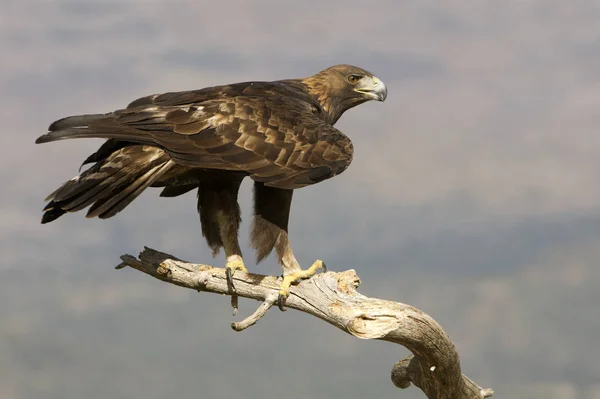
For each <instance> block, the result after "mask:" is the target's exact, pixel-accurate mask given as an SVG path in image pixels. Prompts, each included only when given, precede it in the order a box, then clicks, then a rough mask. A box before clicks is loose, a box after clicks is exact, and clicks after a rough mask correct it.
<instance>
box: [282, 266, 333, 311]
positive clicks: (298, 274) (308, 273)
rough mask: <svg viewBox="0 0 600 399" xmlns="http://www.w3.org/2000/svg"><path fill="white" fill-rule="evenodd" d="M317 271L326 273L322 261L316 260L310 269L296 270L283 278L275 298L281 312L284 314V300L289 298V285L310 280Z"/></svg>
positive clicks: (325, 267)
mask: <svg viewBox="0 0 600 399" xmlns="http://www.w3.org/2000/svg"><path fill="white" fill-rule="evenodd" d="M319 269H323V270H324V271H327V266H325V263H324V262H323V261H320V260H317V261H315V263H313V264H312V266H311V267H309V268H308V269H306V270H297V271H295V272H293V273H291V274H288V275H284V276H283V281H282V282H281V285H280V286H279V296H278V297H277V306H278V307H279V310H281V311H282V312H285V310H286V309H285V300H286V299H287V297H288V296H290V287H291V285H292V284H294V283H297V282H299V281H300V280H304V279H307V278H311V277H312V276H314V275H315V274H317V271H318V270H319Z"/></svg>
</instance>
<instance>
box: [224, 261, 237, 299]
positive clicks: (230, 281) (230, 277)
mask: <svg viewBox="0 0 600 399" xmlns="http://www.w3.org/2000/svg"><path fill="white" fill-rule="evenodd" d="M231 270H232V268H231V267H226V268H225V276H226V277H227V289H228V290H229V291H230V292H232V293H234V294H235V286H234V285H233V273H232V271H231Z"/></svg>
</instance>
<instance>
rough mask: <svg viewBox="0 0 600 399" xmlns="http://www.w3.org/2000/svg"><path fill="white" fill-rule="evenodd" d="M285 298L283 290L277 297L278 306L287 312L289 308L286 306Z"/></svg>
mask: <svg viewBox="0 0 600 399" xmlns="http://www.w3.org/2000/svg"><path fill="white" fill-rule="evenodd" d="M285 299H286V296H285V295H283V294H282V293H281V292H280V293H279V296H278V297H277V307H278V308H279V310H281V311H282V312H285V311H286V310H287V309H286V308H285Z"/></svg>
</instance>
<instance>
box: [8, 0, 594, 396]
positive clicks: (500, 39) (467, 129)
mask: <svg viewBox="0 0 600 399" xmlns="http://www.w3.org/2000/svg"><path fill="white" fill-rule="evenodd" d="M0 8H1V9H0V52H1V53H0V54H1V58H0V118H1V120H2V134H3V136H2V137H3V142H2V145H1V148H2V149H1V151H2V154H1V155H2V156H1V157H0V185H1V187H2V189H1V191H2V194H1V195H0V397H1V398H3V399H27V398H32V399H33V398H35V399H38V398H45V399H81V398H86V399H95V398H144V399H154V398H156V399H158V398H167V397H199V398H233V397H247V398H257V397H264V398H281V397H283V396H285V397H286V398H290V399H296V398H315V397H318V398H340V397H344V398H363V397H370V398H387V397H402V398H422V397H423V395H422V394H421V392H420V391H419V390H418V389H415V388H411V389H409V390H406V391H400V390H398V389H396V388H394V387H393V385H392V384H391V382H390V380H389V373H390V370H391V367H392V365H393V364H394V363H395V362H396V361H397V360H399V359H400V358H402V357H404V356H405V355H406V354H407V352H406V351H405V350H403V349H402V348H400V347H398V348H394V347H393V346H391V345H390V344H389V343H382V342H370V341H360V340H357V339H353V338H352V337H350V336H346V335H344V334H343V333H341V332H339V331H337V330H335V329H333V328H331V327H330V326H328V325H326V324H325V323H323V322H320V321H318V320H316V319H313V318H310V317H308V316H305V315H302V314H298V313H297V312H293V311H289V312H287V313H280V312H278V311H271V312H270V313H269V314H268V315H267V316H266V317H265V318H264V319H263V320H261V321H260V323H258V324H257V325H256V326H254V327H252V328H251V329H249V330H247V331H245V332H243V333H235V332H233V331H232V330H231V329H230V328H229V323H230V322H231V321H232V319H233V318H232V316H231V313H230V308H229V305H228V303H229V301H228V299H227V298H224V297H219V296H211V295H208V294H202V295H198V294H197V293H195V292H188V291H186V290H183V289H180V288H176V287H172V286H169V285H167V284H164V283H160V282H157V281H154V280H152V279H151V278H148V277H146V276H144V275H142V274H141V273H139V272H135V271H132V270H124V271H119V272H117V271H115V270H113V269H112V266H114V265H115V264H117V263H118V257H119V255H121V254H123V253H131V254H137V252H138V251H139V250H140V249H141V248H142V247H143V245H148V246H151V247H154V248H157V249H160V250H163V251H166V252H170V253H173V254H175V255H177V256H179V257H182V258H184V259H188V260H192V261H198V262H213V263H214V264H216V265H220V264H223V262H224V260H223V258H222V257H219V258H217V259H216V260H214V261H213V260H212V259H211V256H210V251H209V250H208V249H207V247H206V245H205V244H204V242H203V240H202V239H201V237H200V228H199V224H198V220H197V216H196V215H195V196H194V195H193V194H188V195H186V196H184V197H183V198H178V199H174V200H173V199H171V200H167V199H160V198H158V195H157V194H158V192H157V191H153V190H149V192H147V193H145V194H144V195H142V197H141V198H139V199H138V200H136V202H135V203H134V204H132V206H130V207H128V208H127V209H126V210H125V211H124V212H122V213H121V214H119V215H118V217H116V218H114V219H111V220H108V221H100V220H96V219H94V220H87V219H85V218H84V214H83V213H79V214H74V215H67V216H66V217H64V218H61V219H60V220H58V221H57V222H54V223H52V224H50V225H45V226H42V225H40V224H39V219H40V217H41V212H40V210H41V207H42V206H43V201H42V199H43V198H44V196H45V195H46V194H48V193H49V192H51V191H52V190H54V189H55V188H56V187H57V186H58V185H59V184H60V183H62V182H63V181H64V180H66V179H68V178H70V177H72V176H74V175H75V174H77V168H78V166H79V164H80V162H81V161H82V160H83V159H84V158H85V157H86V156H87V155H89V154H90V153H91V152H92V151H93V150H95V148H96V147H97V146H98V145H99V144H100V142H101V141H99V140H89V141H70V142H61V143H53V144H47V145H34V143H33V142H34V140H35V138H36V137H37V136H39V135H41V134H43V133H45V132H46V128H47V126H48V124H49V123H50V122H52V121H53V120H55V119H58V118H60V117H63V116H66V115H71V114H78V113H96V112H107V111H111V110H113V109H116V108H119V107H123V106H125V105H126V104H127V103H128V102H129V101H131V100H133V99H135V98H137V97H140V96H143V95H147V94H151V93H159V92H164V91H175V90H185V89H194V88H202V87H205V86H211V85H215V84H223V83H230V82H235V81H242V80H261V79H262V80H272V79H280V78H290V77H303V76H308V75H312V74H313V73H315V72H317V71H319V70H321V69H323V68H325V67H328V66H330V65H332V64H336V63H351V64H356V65H360V66H362V67H364V68H366V69H368V70H370V71H372V72H373V73H374V74H376V75H377V76H378V77H380V78H381V79H382V80H383V81H384V82H386V84H387V86H388V88H389V96H388V100H387V101H386V102H385V103H383V104H382V103H369V104H365V105H363V106H360V107H358V108H356V109H353V110H351V111H350V112H348V113H347V114H346V115H344V117H343V118H342V119H341V120H340V122H339V123H338V127H339V128H340V129H341V130H342V131H344V132H345V133H346V134H348V135H349V136H350V137H352V139H353V141H354V145H355V148H356V155H355V160H354V162H353V164H352V166H351V167H350V169H349V170H348V171H347V172H345V173H344V174H343V175H341V176H339V177H337V178H335V179H333V180H331V181H328V182H326V183H323V184H319V185H317V186H315V187H312V188H307V189H304V190H300V191H298V192H297V193H296V196H295V202H294V206H293V211H292V222H291V226H292V227H291V237H292V240H293V244H294V249H295V252H296V254H297V255H298V257H299V259H300V260H301V261H302V262H303V263H304V264H305V265H308V264H310V263H311V262H312V261H313V260H314V259H316V258H321V259H324V260H326V261H327V264H328V266H329V267H330V268H332V269H334V270H344V269H348V268H355V269H356V270H357V271H358V273H359V275H360V277H361V278H362V281H363V285H362V287H361V291H362V292H364V293H365V294H367V295H373V296H379V297H385V298H388V299H392V300H397V301H402V302H406V303H410V304H413V305H415V306H418V307H420V308H422V309H423V310H425V311H426V312H428V313H430V314H431V315H432V316H434V317H435V318H436V319H437V320H439V321H440V322H441V323H442V325H443V326H444V327H445V328H446V329H447V331H448V333H449V334H450V335H451V337H452V338H453V339H454V340H455V342H456V344H457V346H458V350H459V352H460V355H461V359H462V365H463V369H464V372H465V373H466V374H468V375H469V376H470V377H472V378H474V379H475V380H476V381H477V382H478V383H480V384H482V385H483V386H485V387H488V386H489V387H493V388H494V389H495V390H496V396H498V397H510V398H533V399H536V398H546V399H547V398H557V399H558V398H560V399H571V398H581V399H598V398H600V362H598V358H600V310H599V305H600V268H599V267H598V262H599V259H600V184H599V180H600V134H599V132H598V127H599V126H600V112H598V107H599V96H600V75H599V71H600V25H599V23H598V21H599V20H600V3H598V2H597V1H594V0H571V1H568V2H566V1H558V0H503V1H496V2H491V1H486V2H483V1H466V0H464V1H458V0H450V1H444V2H440V1H432V0H408V1H397V0H389V1H368V2H367V1H353V0H339V1H317V0H305V1H297V2H283V1H274V0H273V1H266V0H264V1H252V2H251V1H242V0H240V1H222V2H215V1H189V2H184V1H169V2H167V1H163V2H159V1H150V0H145V1H143V0H138V1H134V0H128V1H127V0H123V1H119V2H96V1H79V2H71V1H51V0H47V1H42V0H40V1H31V0H30V1H17V0H13V1H10V0H3V1H0ZM250 187H251V185H250V184H249V182H246V183H245V184H244V187H243V188H244V190H243V191H244V194H243V195H242V204H243V209H244V216H245V220H246V223H245V224H244V225H243V234H242V240H243V241H244V242H246V241H247V231H248V223H247V222H248V221H249V220H250V218H249V212H250V209H249V200H250ZM245 251H246V254H247V264H248V266H249V267H250V269H251V270H253V271H257V272H261V273H270V274H275V273H279V269H278V266H277V265H276V264H275V262H274V260H273V259H269V260H268V261H267V262H265V263H264V264H261V265H259V266H255V265H254V263H253V262H252V261H251V259H252V257H251V253H250V251H249V250H248V249H247V247H245ZM256 305H257V304H256V303H252V302H249V301H242V304H241V309H240V313H241V315H245V314H247V313H249V312H251V311H253V309H254V307H255V306H256ZM238 318H239V317H238Z"/></svg>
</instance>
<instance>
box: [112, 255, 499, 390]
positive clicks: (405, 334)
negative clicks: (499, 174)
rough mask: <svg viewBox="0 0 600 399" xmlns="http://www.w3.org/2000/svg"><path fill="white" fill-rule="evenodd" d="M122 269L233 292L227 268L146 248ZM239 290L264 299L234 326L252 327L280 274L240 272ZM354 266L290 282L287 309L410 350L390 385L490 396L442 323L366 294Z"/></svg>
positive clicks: (273, 298) (264, 309) (242, 294)
mask: <svg viewBox="0 0 600 399" xmlns="http://www.w3.org/2000/svg"><path fill="white" fill-rule="evenodd" d="M121 260H122V261H123V262H122V263H121V264H120V265H119V266H117V268H118V269H120V268H123V267H125V266H130V267H132V268H134V269H137V270H139V271H141V272H144V273H146V274H149V275H151V276H152V277H155V278H157V279H159V280H162V281H165V282H168V283H171V284H176V285H179V286H181V287H185V288H191V289H194V290H197V291H206V292H212V293H217V294H226V295H232V292H230V291H229V289H228V287H227V280H226V277H225V269H220V268H215V267H212V266H208V265H198V264H192V263H187V262H183V261H181V260H179V259H177V258H175V257H173V256H171V255H168V254H165V253H162V252H158V251H155V250H152V249H149V248H145V250H144V251H143V252H142V253H141V254H140V256H139V259H136V258H135V257H133V256H131V255H123V256H122V257H121ZM234 282H235V288H236V295H238V296H240V297H244V298H251V299H255V300H257V301H261V302H262V304H261V305H260V306H259V308H258V309H257V310H256V312H254V314H252V315H251V316H249V317H248V318H246V319H245V320H242V321H240V322H236V323H232V325H231V327H232V328H233V329H234V330H235V331H242V330H244V329H246V328H248V327H250V326H251V325H253V324H255V323H256V322H257V321H258V320H259V319H260V318H261V317H263V316H264V315H265V313H266V312H267V311H268V310H269V309H270V308H271V307H272V306H273V304H274V303H275V302H276V300H277V292H278V288H279V284H280V282H281V279H280V278H279V279H278V278H276V277H270V276H263V275H258V274H246V273H241V272H236V274H235V276H234ZM359 284H360V280H359V278H358V276H357V275H356V272H355V271H354V270H347V271H344V272H339V273H338V272H327V273H323V274H320V275H318V276H315V277H313V278H311V279H309V280H305V281H303V282H301V283H300V284H298V285H296V286H293V287H292V289H291V293H290V296H289V298H288V299H287V301H286V306H287V307H288V308H291V309H296V310H299V311H302V312H306V313H309V314H311V315H313V316H316V317H318V318H320V319H322V320H324V321H326V322H328V323H329V324H332V325H334V326H336V327H338V328H339V329H340V330H342V331H345V332H347V333H349V334H352V335H354V336H355V337H358V338H362V339H380V340H384V341H389V342H393V343H396V344H400V345H402V346H404V347H406V348H408V349H409V350H410V351H411V352H412V353H413V356H409V357H408V358H406V359H404V360H401V361H400V362H398V363H396V365H394V367H393V369H392V382H393V383H394V385H396V386H397V387H399V388H408V387H409V386H410V384H411V383H412V384H414V385H415V386H417V387H419V388H420V389H421V390H422V391H423V392H424V393H425V395H426V396H427V397H428V398H429V399H480V398H487V397H490V396H492V394H493V391H492V390H491V389H483V388H481V387H480V386H479V385H477V384H476V383H474V382H473V381H472V380H471V379H469V378H468V377H466V376H464V375H463V374H462V373H461V370H460V362H459V358H458V353H457V352H456V348H455V347H454V344H453V343H452V341H450V338H449V337H448V335H447V334H446V333H445V332H444V330H443V329H442V327H440V325H439V324H438V323H437V322H436V321H435V320H433V319H432V318H431V317H429V316H428V315H426V314H425V313H423V312H422V311H420V310H419V309H416V308H414V307H412V306H409V305H405V304H402V303H398V302H392V301H386V300H382V299H375V298H369V297H366V296H364V295H361V294H360V293H358V292H357V291H356V288H357V287H358V285H359Z"/></svg>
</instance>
